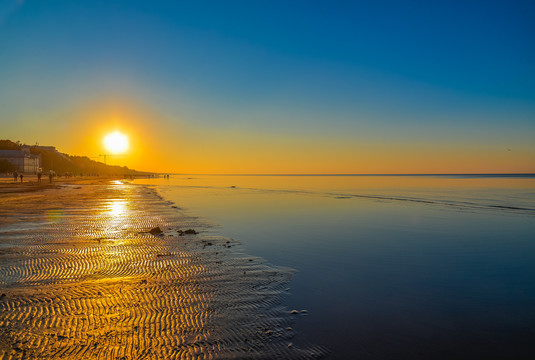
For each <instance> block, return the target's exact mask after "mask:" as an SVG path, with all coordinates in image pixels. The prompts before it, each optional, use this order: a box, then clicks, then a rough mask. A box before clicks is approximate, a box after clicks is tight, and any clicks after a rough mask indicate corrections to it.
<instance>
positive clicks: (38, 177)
mask: <svg viewBox="0 0 535 360" xmlns="http://www.w3.org/2000/svg"><path fill="white" fill-rule="evenodd" d="M41 176H43V173H42V172H40V171H39V172H38V173H37V182H38V183H41Z"/></svg>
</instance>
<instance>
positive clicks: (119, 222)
mask: <svg viewBox="0 0 535 360" xmlns="http://www.w3.org/2000/svg"><path fill="white" fill-rule="evenodd" d="M50 194H53V195H52V196H53V197H50V198H49V199H48V200H49V201H48V202H43V203H42V204H47V206H49V205H50V204H51V203H53V205H54V207H55V208H61V209H63V214H62V219H63V221H62V222H61V223H58V222H47V223H46V224H45V225H44V226H43V227H42V228H41V229H39V231H35V230H27V231H26V232H25V233H24V234H25V236H20V233H21V231H20V230H19V231H18V232H17V236H16V237H15V236H14V235H13V234H12V233H11V232H9V231H8V232H5V233H2V234H1V235H0V245H1V244H4V243H6V244H15V245H13V246H11V247H6V248H5V251H4V250H3V252H2V253H0V286H1V287H2V288H3V289H4V290H3V293H4V295H2V297H1V299H0V358H19V357H21V356H22V355H23V356H25V357H26V358H37V357H40V358H49V359H57V358H59V359H61V358H69V359H71V358H74V359H93V358H94V359H97V358H98V359H117V358H148V359H153V358H154V359H156V358H166V359H206V358H252V359H254V358H270V357H271V358H285V359H292V358H295V359H307V358H316V357H317V356H319V355H321V354H322V353H323V349H320V348H316V347H313V346H302V347H299V346H295V345H294V346H290V347H289V346H288V344H289V343H290V339H291V338H292V337H293V336H294V335H295V334H294V333H293V331H292V330H288V329H291V328H290V326H289V325H290V324H291V321H292V319H293V316H292V315H291V314H290V313H289V311H288V310H287V309H284V308H283V307H281V306H280V301H281V296H283V295H284V294H285V293H286V291H285V289H286V287H287V283H288V281H289V280H290V278H291V276H292V274H293V271H292V270H289V269H283V268H276V267H273V266H270V265H266V264H265V262H264V260H262V259H260V258H255V257H250V256H246V255H244V254H241V255H239V254H238V253H237V252H235V251H234V246H235V245H236V244H235V243H234V242H233V241H232V240H230V239H226V238H222V237H215V236H208V235H202V231H201V234H199V235H185V236H178V235H177V232H176V230H177V229H178V228H186V229H187V228H196V229H198V230H202V229H203V226H204V225H203V223H202V222H201V221H200V220H199V219H197V218H191V217H188V216H186V215H184V214H179V213H178V212H177V210H176V209H173V208H172V207H171V206H169V204H168V203H167V202H165V201H162V200H161V198H160V197H159V196H158V195H156V194H155V193H154V192H153V191H152V190H150V189H147V188H145V187H142V186H136V185H129V184H123V183H117V184H114V185H111V186H106V185H91V186H84V187H80V188H78V189H75V188H72V189H63V190H61V191H56V192H54V193H50ZM13 201H14V203H15V202H16V203H17V204H18V205H17V206H19V207H25V206H27V207H29V206H30V205H31V204H34V203H31V202H30V200H28V199H26V198H25V197H24V194H23V195H20V196H19V197H13ZM25 202H27V203H25ZM10 205H12V204H5V205H4V206H10ZM34 205H35V204H34ZM32 209H33V210H32V211H35V212H43V213H45V209H40V208H39V206H34V207H33V208H32ZM13 216H16V214H14V215H13ZM156 226H158V227H160V228H161V229H162V230H164V233H162V234H155V235H153V234H150V233H149V232H148V230H150V229H151V228H153V227H156ZM15 242H16V243H15ZM15 254H17V255H16V256H15ZM292 341H294V340H292ZM294 342H295V341H294Z"/></svg>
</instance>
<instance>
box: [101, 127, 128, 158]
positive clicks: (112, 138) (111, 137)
mask: <svg viewBox="0 0 535 360" xmlns="http://www.w3.org/2000/svg"><path fill="white" fill-rule="evenodd" d="M104 146H106V149H107V150H108V151H109V152H111V153H112V154H120V153H122V152H124V151H126V150H127V149H128V137H127V136H126V135H124V134H121V133H120V132H118V131H115V132H112V133H110V134H108V135H106V137H105V138H104Z"/></svg>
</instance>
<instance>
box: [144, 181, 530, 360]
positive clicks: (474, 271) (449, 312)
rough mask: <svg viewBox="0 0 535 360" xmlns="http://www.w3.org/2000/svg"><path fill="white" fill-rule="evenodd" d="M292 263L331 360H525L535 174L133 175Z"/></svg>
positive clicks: (305, 318)
mask: <svg viewBox="0 0 535 360" xmlns="http://www.w3.org/2000/svg"><path fill="white" fill-rule="evenodd" d="M136 183H140V184H148V185H151V186H154V187H156V188H157V189H158V191H159V192H160V194H161V195H162V196H163V197H164V198H166V199H168V200H169V201H172V202H174V203H175V204H176V205H177V206H178V207H180V208H181V209H183V210H184V211H186V212H188V213H189V214H191V215H195V216H199V217H202V218H203V219H206V221H208V222H210V223H211V224H213V226H212V227H211V230H210V231H213V232H214V233H217V234H220V235H224V236H226V237H230V238H233V239H236V240H238V241H239V242H240V243H241V247H242V248H243V249H244V251H246V252H247V253H248V254H251V255H254V256H260V257H263V258H264V259H266V260H267V261H268V262H269V263H271V264H273V265H275V266H284V267H291V268H293V269H295V270H296V273H295V275H294V277H293V279H292V281H291V283H290V285H289V287H290V289H289V291H288V293H289V296H287V297H285V298H284V300H283V301H284V304H283V305H284V306H286V307H287V309H288V310H289V311H290V310H297V311H298V314H296V315H295V316H296V320H295V325H294V328H295V330H296V332H297V334H298V335H297V339H296V341H307V342H311V343H314V344H318V345H321V346H324V347H325V348H327V349H329V356H328V359H461V358H462V359H464V358H467V359H523V358H526V359H527V358H529V359H532V358H533V356H535V174H505V175H500V174H494V175H489V174H485V175H171V176H170V179H166V178H162V177H160V178H154V179H138V180H136Z"/></svg>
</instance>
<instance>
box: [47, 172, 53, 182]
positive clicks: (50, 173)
mask: <svg viewBox="0 0 535 360" xmlns="http://www.w3.org/2000/svg"><path fill="white" fill-rule="evenodd" d="M52 176H53V175H52V170H50V171H49V172H48V178H49V179H50V182H52Z"/></svg>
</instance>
